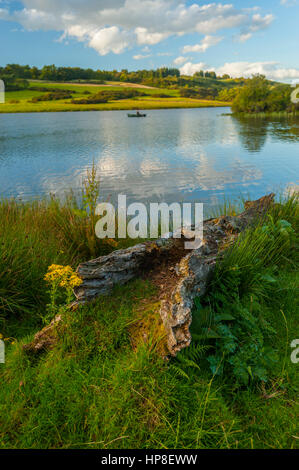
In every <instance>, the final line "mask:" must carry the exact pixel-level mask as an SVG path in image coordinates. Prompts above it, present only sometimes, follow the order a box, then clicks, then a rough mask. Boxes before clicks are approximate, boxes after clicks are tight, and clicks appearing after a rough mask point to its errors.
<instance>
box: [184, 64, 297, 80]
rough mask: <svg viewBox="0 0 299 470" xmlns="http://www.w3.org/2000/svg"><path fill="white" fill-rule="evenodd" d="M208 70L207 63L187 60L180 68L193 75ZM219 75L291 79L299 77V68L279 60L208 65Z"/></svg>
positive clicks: (186, 73)
mask: <svg viewBox="0 0 299 470" xmlns="http://www.w3.org/2000/svg"><path fill="white" fill-rule="evenodd" d="M203 69H205V70H207V66H206V64H204V63H202V62H200V63H199V64H193V63H191V62H187V63H186V64H185V65H183V66H182V67H181V68H180V71H181V73H182V74H183V75H193V74H194V73H195V72H199V71H200V70H203ZM208 69H209V70H210V71H215V72H216V73H217V75H220V76H221V75H224V74H228V75H230V76H231V77H245V78H248V77H251V76H252V75H254V74H257V73H259V74H262V75H266V77H267V78H269V79H270V80H277V81H291V80H296V79H299V69H295V68H284V67H282V66H281V65H280V64H279V63H278V62H229V63H226V64H224V65H222V66H221V67H208Z"/></svg>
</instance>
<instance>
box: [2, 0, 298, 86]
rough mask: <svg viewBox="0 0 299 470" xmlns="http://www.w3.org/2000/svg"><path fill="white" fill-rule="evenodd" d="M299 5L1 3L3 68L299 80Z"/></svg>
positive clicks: (236, 0)
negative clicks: (166, 70)
mask: <svg viewBox="0 0 299 470" xmlns="http://www.w3.org/2000/svg"><path fill="white" fill-rule="evenodd" d="M298 25H299V0H262V1H256V0H231V1H222V2H221V1H219V2H215V3H213V2H207V1H199V0H198V1H196V0H191V1H190V0H22V1H10V0H0V65H1V66H4V65H6V64H8V63H19V64H22V65H26V64H29V65H31V66H33V65H35V66H38V67H42V66H43V65H45V64H55V65H56V66H72V67H75V66H78V67H83V68H88V67H90V68H93V69H104V70H114V69H116V70H121V69H128V70H139V69H151V68H158V67H162V66H168V67H176V68H179V69H180V70H181V73H183V74H186V75H193V74H194V73H195V72H196V71H198V70H201V69H204V70H214V71H215V72H216V73H217V74H224V73H228V74H230V75H231V76H233V77H236V76H246V77H249V76H251V75H252V74H254V73H263V74H265V75H266V76H267V77H268V78H269V79H273V80H279V81H284V82H293V83H296V82H298V81H299V51H298V44H299V27H298Z"/></svg>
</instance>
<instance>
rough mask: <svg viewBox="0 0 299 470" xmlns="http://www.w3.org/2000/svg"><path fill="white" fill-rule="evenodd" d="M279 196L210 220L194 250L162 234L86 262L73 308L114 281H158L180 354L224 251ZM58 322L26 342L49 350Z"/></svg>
mask: <svg viewBox="0 0 299 470" xmlns="http://www.w3.org/2000/svg"><path fill="white" fill-rule="evenodd" d="M274 196H275V195H274V194H270V195H268V196H264V197H262V198H261V199H258V200H257V201H252V202H250V201H248V202H246V203H245V211H244V212H242V213H241V214H240V215H238V216H223V217H219V218H217V219H209V220H206V221H205V222H204V228H203V243H202V245H201V246H200V248H197V249H194V250H192V251H190V250H186V249H185V248H184V242H185V241H186V239H185V238H184V237H182V238H181V239H177V238H168V239H162V238H160V239H158V240H155V241H148V242H144V243H140V244H138V245H135V246H133V247H131V248H127V249H124V250H117V251H114V252H113V253H111V254H109V255H107V256H101V257H99V258H97V259H94V260H91V261H88V262H86V263H82V264H80V265H79V266H78V268H77V273H78V275H79V276H80V277H81V278H82V280H83V282H82V284H81V285H80V286H79V287H76V288H75V289H74V294H75V297H76V301H75V302H73V304H72V305H71V308H72V309H75V308H78V307H79V306H80V305H82V304H84V303H86V302H90V301H92V300H93V299H95V298H96V297H98V296H100V295H107V294H109V293H110V292H111V291H112V289H113V287H114V286H116V285H124V284H126V283H128V282H129V281H130V280H132V279H136V278H138V277H140V278H147V279H151V280H154V281H156V285H157V286H158V289H159V291H160V293H159V300H160V312H159V313H160V317H161V319H162V322H163V325H164V328H165V331H166V336H167V347H168V351H169V353H170V355H172V356H175V355H176V354H177V353H178V352H179V351H180V350H181V349H183V348H185V347H187V346H189V345H190V343H191V334H190V331H189V327H190V325H191V322H192V308H193V302H194V299H195V297H198V296H202V295H204V294H205V292H206V289H207V286H208V282H209V279H210V278H211V276H212V273H213V270H214V268H215V265H216V260H217V257H218V255H219V253H221V252H222V251H224V250H225V248H226V247H227V246H228V245H231V244H232V243H233V242H234V241H235V240H236V239H237V237H238V236H239V234H240V233H241V232H242V231H243V230H244V229H245V228H246V227H248V226H250V225H251V224H252V223H253V222H254V221H255V220H256V219H257V218H261V217H263V216H264V215H265V213H266V212H267V210H268V209H269V207H270V206H271V205H272V204H273V202H274ZM162 275H163V276H162ZM59 321H61V318H59ZM57 323H59V322H57V321H56V320H55V319H54V320H53V322H52V323H51V324H50V326H49V327H51V325H52V328H49V327H46V328H44V329H43V330H42V331H41V332H39V333H37V335H36V338H35V340H34V341H33V342H32V343H31V347H30V345H26V346H25V349H26V348H27V350H36V351H38V350H41V349H44V348H45V346H47V344H48V342H47V340H46V338H45V337H47V335H49V332H52V330H53V329H54V328H55V331H56V330H57ZM44 336H45V337H44ZM51 344H52V342H51V341H50V345H51Z"/></svg>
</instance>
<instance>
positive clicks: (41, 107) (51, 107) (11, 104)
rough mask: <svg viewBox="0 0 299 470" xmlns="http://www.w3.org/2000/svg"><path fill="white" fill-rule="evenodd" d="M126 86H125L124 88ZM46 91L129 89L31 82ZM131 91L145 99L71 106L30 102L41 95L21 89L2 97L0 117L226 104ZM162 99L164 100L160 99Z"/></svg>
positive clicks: (68, 103)
mask: <svg viewBox="0 0 299 470" xmlns="http://www.w3.org/2000/svg"><path fill="white" fill-rule="evenodd" d="M127 85H128V84H127ZM38 86H40V87H46V88H47V89H49V90H51V89H53V90H54V89H61V90H69V91H70V92H72V91H73V92H75V93H74V95H73V98H75V99H76V100H77V99H83V98H86V97H87V96H88V95H86V92H89V93H90V94H95V93H99V92H101V91H107V90H110V91H113V90H114V91H115V90H125V89H132V87H131V86H130V87H129V86H124V85H122V86H120V85H119V84H118V83H115V84H114V83H112V86H97V85H79V84H78V85H73V84H67V83H47V82H44V83H39V82H38V83H37V82H30V88H32V87H35V88H36V87H38ZM134 89H137V90H140V91H142V92H144V93H146V96H140V97H134V98H133V99H124V100H111V101H110V100H109V102H108V103H99V104H73V103H72V99H62V100H61V99H60V100H53V101H38V102H36V103H34V102H32V101H31V100H32V99H33V98H36V97H40V96H41V95H43V94H44V92H42V91H36V90H32V89H24V90H22V91H10V92H6V93H5V103H4V104H0V113H33V112H60V111H111V110H133V109H136V108H139V109H167V108H203V107H224V106H229V103H226V102H221V101H216V100H215V101H214V100H213V101H211V100H204V99H202V100H201V99H191V98H182V97H180V94H179V90H169V89H163V88H144V87H142V86H138V85H136V86H134ZM163 95H165V96H166V97H163Z"/></svg>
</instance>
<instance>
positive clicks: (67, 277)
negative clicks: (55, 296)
mask: <svg viewBox="0 0 299 470" xmlns="http://www.w3.org/2000/svg"><path fill="white" fill-rule="evenodd" d="M44 279H45V281H47V282H48V283H50V284H52V283H56V282H57V283H58V285H59V286H60V287H65V288H74V287H77V286H80V285H81V284H82V282H83V281H82V279H80V277H79V276H78V275H77V274H76V273H75V272H74V271H73V270H72V268H71V266H60V265H59V264H52V265H51V266H49V268H48V272H47V274H46V275H45V277H44Z"/></svg>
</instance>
